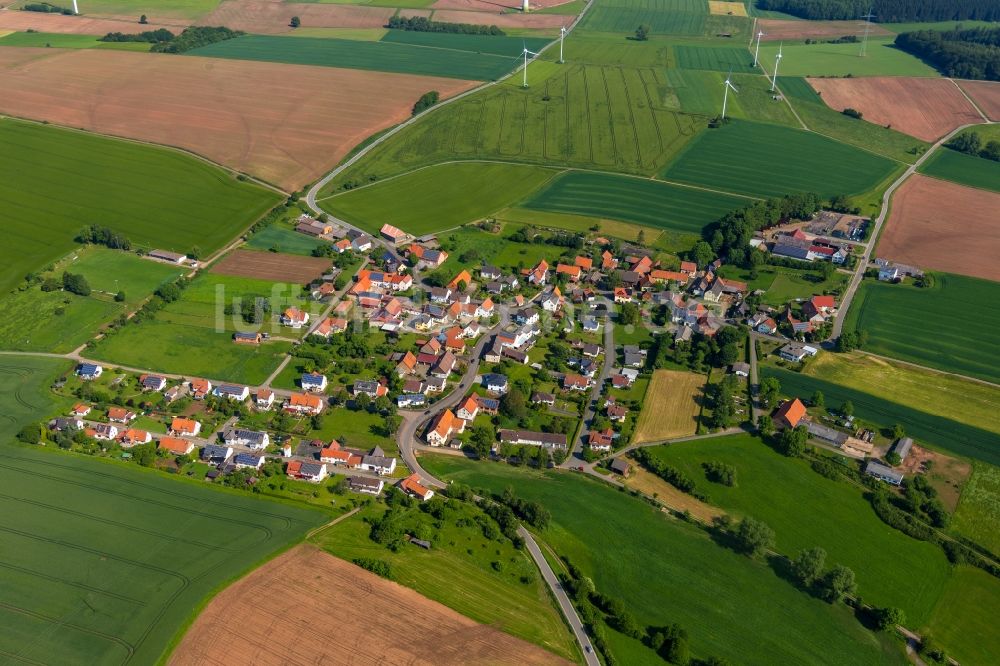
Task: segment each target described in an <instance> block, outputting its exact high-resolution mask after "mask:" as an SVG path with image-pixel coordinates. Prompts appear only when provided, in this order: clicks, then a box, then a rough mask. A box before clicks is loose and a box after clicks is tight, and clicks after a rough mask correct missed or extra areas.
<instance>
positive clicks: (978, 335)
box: [844, 273, 1000, 383]
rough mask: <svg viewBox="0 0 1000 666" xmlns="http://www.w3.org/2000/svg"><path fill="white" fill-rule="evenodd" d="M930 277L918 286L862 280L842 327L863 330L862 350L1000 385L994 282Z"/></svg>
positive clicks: (998, 290) (999, 317)
mask: <svg viewBox="0 0 1000 666" xmlns="http://www.w3.org/2000/svg"><path fill="white" fill-rule="evenodd" d="M935 275H936V278H937V279H936V280H935V284H934V286H933V287H931V288H923V289H921V288H919V287H914V286H912V284H898V285H894V284H886V283H884V282H875V281H873V280H866V281H864V282H863V283H862V284H861V286H860V287H859V289H858V293H857V296H856V297H855V300H854V303H853V304H852V305H851V310H850V312H848V313H847V319H846V320H845V327H844V328H845V330H852V329H858V330H864V331H867V332H868V343H867V344H866V345H865V351H869V352H872V353H875V354H882V355H884V356H890V357H892V358H898V359H901V360H904V361H910V362H913V363H917V364H919V365H925V366H928V367H931V368H937V369H938V370H944V371H946V372H954V373H957V374H960V375H966V376H969V377H976V378H978V379H985V380H986V381H990V382H994V383H1000V337H998V336H997V335H996V331H997V330H998V329H1000V308H996V307H990V306H989V304H995V303H1000V285H998V284H997V283H996V282H990V281H988V280H979V279H976V278H971V277H965V276H962V275H952V274H948V273H940V274H935Z"/></svg>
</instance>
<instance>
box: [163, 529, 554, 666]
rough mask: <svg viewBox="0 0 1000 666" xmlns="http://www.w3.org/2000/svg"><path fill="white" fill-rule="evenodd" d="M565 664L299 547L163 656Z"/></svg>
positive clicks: (181, 661)
mask: <svg viewBox="0 0 1000 666" xmlns="http://www.w3.org/2000/svg"><path fill="white" fill-rule="evenodd" d="M568 663H569V662H566V661H565V660H563V659H561V658H559V657H557V656H555V655H553V654H551V653H549V652H547V651H545V650H543V649H541V648H539V647H536V646H534V645H531V644H529V643H526V642H524V641H521V640H519V639H516V638H513V637H511V636H508V635H507V634H504V633H502V632H500V631H498V630H496V629H493V628H492V627H489V626H486V625H481V624H477V623H475V622H473V621H472V620H470V619H468V618H466V617H464V616H462V615H459V614H458V613H456V612H455V611H453V610H451V609H449V608H446V607H445V606H442V605H441V604H439V603H437V602H434V601H431V600H430V599H427V598H425V597H422V596H420V595H419V594H417V593H416V592H414V591H413V590H410V589H408V588H405V587H402V586H400V585H397V584H396V583H393V582H390V581H387V580H385V579H383V578H379V577H378V576H376V575H374V574H371V573H369V572H367V571H365V570H363V569H360V568H358V567H356V566H354V565H353V564H350V563H348V562H345V561H343V560H340V559H337V558H335V557H333V556H332V555H329V554H327V553H325V552H323V551H321V550H319V549H317V548H315V547H313V546H308V545H303V546H299V547H297V548H294V549H293V550H291V551H289V552H287V553H285V554H283V555H281V556H280V557H278V558H276V559H274V560H272V561H271V562H269V563H267V564H265V565H264V566H263V567H261V568H259V569H257V570H256V571H254V572H252V573H251V574H250V575H248V576H247V577H246V578H243V579H242V580H240V581H238V582H236V583H234V584H233V585H231V586H230V587H228V588H227V589H226V590H224V591H223V592H222V593H220V594H219V595H218V596H217V597H216V598H215V599H213V600H212V601H211V603H209V605H208V607H207V608H206V609H205V610H204V611H203V612H202V613H201V615H200V616H199V617H198V619H197V620H196V621H195V623H194V625H193V626H192V627H191V629H190V630H189V631H188V633H187V635H186V636H185V637H184V639H183V640H182V641H181V644H180V645H179V646H178V648H177V650H176V651H175V652H174V654H173V656H172V658H171V660H170V664H172V665H173V666H187V665H198V666H204V665H209V664H212V665H214V664H254V665H255V666H268V665H271V664H273V665H275V666H278V665H282V666H284V665H291V666H297V665H300V664H301V665H302V666H307V665H308V666H313V665H315V664H343V665H349V666H361V665H363V664H373V665H374V664H378V665H379V666H395V665H399V666H404V665H405V666H423V665H425V664H426V665H430V664H435V665H444V666H447V665H451V664H454V665H456V666H457V665H459V664H463V665H464V664H511V666H514V665H518V666H520V665H522V664H526V665H529V666H531V665H534V664H568Z"/></svg>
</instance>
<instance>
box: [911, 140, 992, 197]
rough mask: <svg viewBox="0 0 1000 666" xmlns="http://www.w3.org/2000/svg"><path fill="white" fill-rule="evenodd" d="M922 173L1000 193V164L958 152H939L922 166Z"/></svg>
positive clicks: (946, 150)
mask: <svg viewBox="0 0 1000 666" xmlns="http://www.w3.org/2000/svg"><path fill="white" fill-rule="evenodd" d="M920 172H921V173H925V174H927V175H928V176H934V177H935V178H943V179H944V180H950V181H952V182H955V183H960V184H962V185H968V186H969V187H978V188H980V189H983V190H993V191H994V192H1000V162H994V161H993V160H987V159H984V158H982V157H974V156H972V155H966V154H965V153H960V152H958V151H956V150H948V149H944V150H938V151H937V152H935V153H934V154H933V155H931V156H930V158H928V160H927V161H926V162H924V163H923V164H921V165H920Z"/></svg>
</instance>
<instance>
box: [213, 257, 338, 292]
mask: <svg viewBox="0 0 1000 666" xmlns="http://www.w3.org/2000/svg"><path fill="white" fill-rule="evenodd" d="M329 268H330V260H329V259H324V258H321V257H300V256H298V255H294V254H277V253H274V252H255V251H253V250H235V251H233V252H230V253H229V254H227V255H226V257H225V258H224V259H223V260H222V261H220V262H219V263H217V264H215V265H214V266H212V272H213V273H218V274H219V275H236V276H238V277H249V278H256V279H258V280H271V281H273V282H295V283H296V284H309V283H310V282H312V281H313V280H315V279H317V278H319V277H320V276H322V275H323V273H325V272H326V271H327V270H328V269H329Z"/></svg>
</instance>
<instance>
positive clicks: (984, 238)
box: [878, 174, 1000, 280]
mask: <svg viewBox="0 0 1000 666" xmlns="http://www.w3.org/2000/svg"><path fill="white" fill-rule="evenodd" d="M998 210H1000V194H996V193H993V192H987V191H985V190H978V189H974V188H971V187H963V186H961V185H956V184H955V183H949V182H947V181H943V180H937V179H936V178H928V177H927V176H921V175H919V174H914V175H913V176H911V177H910V178H909V179H908V180H907V181H906V182H905V183H904V184H903V186H902V187H900V188H899V191H898V192H897V193H896V195H895V196H894V197H893V199H892V212H891V213H890V216H889V223H888V225H887V226H886V229H885V231H884V232H883V233H882V239H881V240H880V241H879V244H878V256H880V257H886V258H888V259H893V260H895V261H899V262H901V263H904V264H910V265H913V266H919V267H921V268H925V269H928V268H929V269H934V270H939V271H946V272H948V273H958V274H960V275H970V276H972V277H979V278H985V279H987V280H1000V264H998V263H997V261H996V257H998V256H1000V227H997V225H996V211H998Z"/></svg>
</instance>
